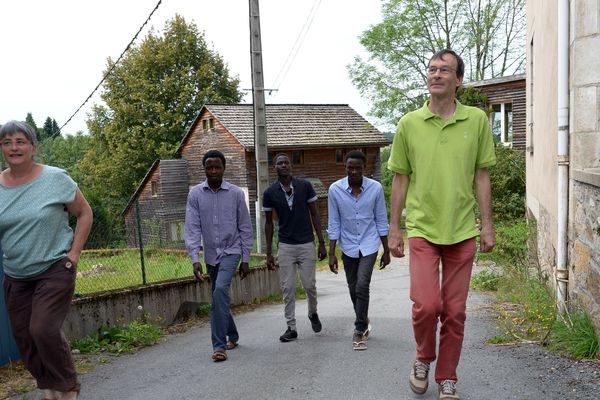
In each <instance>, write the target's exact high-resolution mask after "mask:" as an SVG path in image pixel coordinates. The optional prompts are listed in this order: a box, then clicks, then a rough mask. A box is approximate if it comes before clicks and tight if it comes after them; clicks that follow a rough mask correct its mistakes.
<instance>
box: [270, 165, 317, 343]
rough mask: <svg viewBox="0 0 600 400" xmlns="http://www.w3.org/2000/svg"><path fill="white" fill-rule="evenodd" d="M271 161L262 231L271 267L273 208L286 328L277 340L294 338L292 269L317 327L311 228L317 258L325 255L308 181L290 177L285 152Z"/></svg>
mask: <svg viewBox="0 0 600 400" xmlns="http://www.w3.org/2000/svg"><path fill="white" fill-rule="evenodd" d="M273 163H274V165H275V171H276V172H277V181H276V182H274V183H273V184H272V185H271V186H269V187H268V188H267V190H265V192H264V194H263V210H264V211H265V217H266V218H265V234H266V241H267V267H268V268H269V269H274V268H275V260H274V258H273V254H272V242H273V231H274V229H273V211H275V212H276V213H277V217H278V219H279V231H278V233H279V246H278V251H277V258H278V260H279V268H280V269H279V277H280V281H281V289H282V291H283V302H284V304H285V311H284V314H285V319H286V321H287V330H286V331H285V333H284V334H283V335H281V337H280V338H279V340H281V341H282V342H290V341H292V340H296V339H297V338H298V333H297V330H296V313H295V308H296V303H295V291H296V271H298V272H299V273H300V280H301V281H302V286H303V287H304V291H305V292H306V296H307V298H308V318H309V319H310V322H311V325H312V329H313V331H315V332H320V331H321V328H322V326H321V321H320V320H319V316H318V314H317V287H316V278H315V270H316V263H317V257H316V254H315V243H314V241H315V237H314V235H313V228H314V230H315V231H316V232H317V236H318V238H319V250H318V253H319V260H324V259H325V257H327V250H326V249H325V241H324V239H323V232H322V230H321V222H320V219H319V212H318V210H317V206H316V201H317V195H316V193H315V190H314V189H313V187H312V185H311V184H310V182H308V181H306V180H303V179H298V178H294V177H293V176H292V166H291V162H290V158H289V156H288V155H287V154H284V153H279V154H277V155H276V156H275V158H274V160H273Z"/></svg>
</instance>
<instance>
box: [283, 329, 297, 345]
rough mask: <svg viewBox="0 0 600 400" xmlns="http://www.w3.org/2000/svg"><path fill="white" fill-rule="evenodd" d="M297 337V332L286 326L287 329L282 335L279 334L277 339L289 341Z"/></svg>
mask: <svg viewBox="0 0 600 400" xmlns="http://www.w3.org/2000/svg"><path fill="white" fill-rule="evenodd" d="M296 339H298V332H296V331H295V330H293V329H292V328H290V327H289V326H288V328H287V331H285V332H284V334H283V335H281V336H279V340H281V341H282V342H291V341H292V340H296Z"/></svg>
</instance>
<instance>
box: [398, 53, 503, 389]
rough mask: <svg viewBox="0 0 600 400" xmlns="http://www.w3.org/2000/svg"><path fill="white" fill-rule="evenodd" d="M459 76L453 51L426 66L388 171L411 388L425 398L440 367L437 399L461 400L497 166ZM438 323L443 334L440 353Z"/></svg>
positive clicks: (483, 123) (489, 237)
mask: <svg viewBox="0 0 600 400" xmlns="http://www.w3.org/2000/svg"><path fill="white" fill-rule="evenodd" d="M463 76H464V63H463V61H462V59H461V58H460V56H459V55H458V54H456V53H455V52H454V51H452V50H442V51H440V52H438V53H436V54H435V55H433V57H432V58H431V59H430V60H429V65H428V67H427V87H428V89H429V94H430V98H429V100H428V101H427V102H426V103H425V105H423V107H422V108H421V109H419V110H416V111H413V112H411V113H408V114H406V115H405V116H404V117H402V119H401V120H400V122H399V124H398V129H397V131H396V135H395V137H394V143H393V145H392V152H391V155H390V160H389V162H388V168H389V169H390V170H392V171H393V172H394V173H395V174H394V179H393V183H392V193H391V200H390V204H391V216H390V232H389V247H390V251H391V253H392V255H393V256H395V257H403V256H404V238H403V234H402V231H401V230H400V216H401V214H402V210H403V208H404V207H405V206H406V230H407V236H408V247H409V251H410V260H409V271H410V298H411V300H412V301H413V308H412V323H413V331H414V335H415V341H416V347H417V351H416V360H415V361H414V363H413V366H412V369H411V372H410V376H409V384H410V388H411V389H412V391H413V392H415V393H417V394H423V393H425V392H426V391H427V387H428V375H429V364H430V363H431V362H433V361H434V360H436V359H437V363H436V368H435V381H436V382H437V383H438V390H439V398H440V399H441V400H456V399H459V396H458V394H457V391H456V381H457V375H456V368H457V366H458V362H459V359H460V353H461V349H462V341H463V336H464V322H465V318H466V302H467V294H468V291H469V281H470V278H471V269H472V266H473V259H474V256H475V251H476V246H477V245H476V239H475V238H476V236H477V235H480V251H481V252H488V251H491V250H492V248H493V247H494V244H495V243H496V240H495V234H494V227H493V223H492V206H491V185H490V177H489V173H488V170H487V168H488V167H490V166H492V165H494V164H495V163H496V156H495V153H494V144H493V138H492V133H491V130H490V126H489V122H488V119H487V116H486V115H485V113H484V112H483V111H481V110H479V109H477V108H475V107H468V106H465V105H462V104H460V103H459V102H458V101H457V100H456V99H455V94H456V90H457V88H458V87H459V86H460V85H461V84H462V80H463ZM473 188H475V195H476V197H477V203H478V205H479V210H480V212H481V221H482V227H481V232H479V231H478V230H477V228H476V223H475V215H474V212H473V207H474V206H475V197H474V196H473ZM440 262H441V268H440ZM440 269H441V272H442V273H441V280H440V273H439V271H440ZM438 319H439V321H440V323H441V329H440V338H439V352H438V353H437V354H436V347H437V346H436V332H437V323H438Z"/></svg>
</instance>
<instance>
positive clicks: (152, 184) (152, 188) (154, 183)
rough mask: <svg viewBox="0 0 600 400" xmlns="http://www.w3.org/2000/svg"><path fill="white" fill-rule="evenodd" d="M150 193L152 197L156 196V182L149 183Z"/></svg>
mask: <svg viewBox="0 0 600 400" xmlns="http://www.w3.org/2000/svg"><path fill="white" fill-rule="evenodd" d="M150 192H151V193H152V197H156V196H158V189H157V187H156V181H152V182H150Z"/></svg>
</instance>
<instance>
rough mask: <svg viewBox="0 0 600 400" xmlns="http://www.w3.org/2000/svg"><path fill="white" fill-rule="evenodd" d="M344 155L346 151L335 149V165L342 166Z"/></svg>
mask: <svg viewBox="0 0 600 400" xmlns="http://www.w3.org/2000/svg"><path fill="white" fill-rule="evenodd" d="M345 155H346V150H344V149H337V150H336V151H335V163H336V164H343V163H344V156H345Z"/></svg>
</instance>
